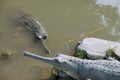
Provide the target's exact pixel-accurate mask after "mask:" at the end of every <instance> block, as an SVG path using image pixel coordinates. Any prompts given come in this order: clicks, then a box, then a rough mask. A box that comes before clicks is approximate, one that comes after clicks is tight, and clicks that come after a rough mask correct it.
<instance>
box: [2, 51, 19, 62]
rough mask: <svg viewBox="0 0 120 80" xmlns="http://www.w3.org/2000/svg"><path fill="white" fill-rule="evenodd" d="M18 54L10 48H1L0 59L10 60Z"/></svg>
mask: <svg viewBox="0 0 120 80" xmlns="http://www.w3.org/2000/svg"><path fill="white" fill-rule="evenodd" d="M17 55H18V54H16V53H15V51H10V50H1V51H0V60H11V59H15V58H16V56H17Z"/></svg>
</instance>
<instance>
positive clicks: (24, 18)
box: [18, 11, 51, 53]
mask: <svg viewBox="0 0 120 80" xmlns="http://www.w3.org/2000/svg"><path fill="white" fill-rule="evenodd" d="M18 14H19V20H20V21H21V22H22V23H23V24H24V25H25V26H27V27H28V28H29V29H30V30H31V31H32V32H33V33H34V34H35V36H36V37H37V38H38V39H39V40H41V42H42V44H43V46H44V48H45V50H46V51H47V52H48V53H50V52H51V51H50V50H49V49H48V47H47V46H46V44H45V41H46V40H47V38H48V35H47V32H46V30H45V29H44V28H43V26H42V25H41V24H40V22H39V21H38V20H36V19H35V18H34V17H33V16H31V15H29V14H27V13H25V12H23V11H20V12H18Z"/></svg>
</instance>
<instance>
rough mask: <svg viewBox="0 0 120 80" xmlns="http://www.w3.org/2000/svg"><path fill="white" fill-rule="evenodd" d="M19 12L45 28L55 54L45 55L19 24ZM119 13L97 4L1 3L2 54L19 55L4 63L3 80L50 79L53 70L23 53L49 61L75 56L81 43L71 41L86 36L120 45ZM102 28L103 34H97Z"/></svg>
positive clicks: (82, 0)
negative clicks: (16, 14)
mask: <svg viewBox="0 0 120 80" xmlns="http://www.w3.org/2000/svg"><path fill="white" fill-rule="evenodd" d="M98 1H99V0H98ZM116 1H117V0H116ZM19 9H20V10H24V11H26V12H28V13H30V14H32V15H33V16H35V17H37V18H38V20H39V21H40V22H41V23H42V25H43V26H44V27H45V29H46V30H47V32H48V35H49V38H48V40H47V41H46V44H47V46H48V47H49V48H50V49H51V51H52V53H51V54H46V53H45V52H44V49H43V47H42V46H41V43H40V42H39V41H38V40H37V39H36V38H35V37H34V35H33V34H32V32H31V31H29V30H28V29H27V28H25V27H24V26H21V25H18V24H16V22H17V21H15V20H14V13H15V11H16V10H19ZM118 10H119V8H116V6H115V8H114V7H113V6H110V5H108V6H106V5H101V4H96V0H76V1H74V0H60V1H56V0H0V31H1V33H0V50H9V51H11V52H13V53H15V54H18V56H16V57H15V58H13V59H11V60H0V80H41V79H47V78H49V77H50V73H51V68H52V66H51V65H49V64H46V63H43V62H41V61H37V60H34V59H31V58H27V57H24V56H22V55H21V54H20V53H21V52H22V51H25V50H27V51H30V52H33V53H36V54H38V55H43V56H48V57H52V56H55V54H56V53H58V52H60V53H63V54H67V55H73V54H74V48H75V45H76V43H77V41H79V40H76V41H74V42H72V43H68V40H71V39H74V38H76V37H79V36H80V35H83V34H85V33H86V32H90V35H89V37H97V38H103V39H108V40H114V41H119V39H120V37H119V35H120V33H119V29H120V28H119V22H120V18H119V11H118ZM101 27H103V29H102V30H100V31H97V32H96V33H94V31H95V30H96V29H99V28H101ZM92 32H93V33H92Z"/></svg>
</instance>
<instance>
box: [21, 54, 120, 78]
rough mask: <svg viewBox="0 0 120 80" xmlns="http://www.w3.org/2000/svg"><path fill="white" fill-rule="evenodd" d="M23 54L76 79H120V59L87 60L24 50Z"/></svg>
mask: <svg viewBox="0 0 120 80" xmlns="http://www.w3.org/2000/svg"><path fill="white" fill-rule="evenodd" d="M23 54H24V55H25V56H29V57H33V58H35V59H38V60H41V61H44V62H47V63H50V64H52V65H53V66H55V67H56V68H57V69H59V70H62V71H63V72H65V73H66V74H68V75H69V76H71V77H73V78H74V79H76V80H87V79H91V80H120V63H119V62H118V61H107V60H86V59H79V58H76V57H72V56H67V55H63V54H59V55H57V56H56V57H54V58H46V57H42V56H38V55H35V54H32V53H29V52H23Z"/></svg>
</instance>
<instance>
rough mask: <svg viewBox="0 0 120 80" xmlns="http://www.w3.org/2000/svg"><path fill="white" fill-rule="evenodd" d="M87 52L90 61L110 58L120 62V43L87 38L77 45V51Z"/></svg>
mask: <svg viewBox="0 0 120 80" xmlns="http://www.w3.org/2000/svg"><path fill="white" fill-rule="evenodd" d="M81 50H85V51H86V53H87V57H88V58H90V59H103V58H107V57H109V56H111V57H115V58H116V59H118V60H120V43H119V42H114V41H108V40H103V39H98V38H85V39H83V41H82V42H81V41H80V42H79V43H78V45H77V51H81Z"/></svg>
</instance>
